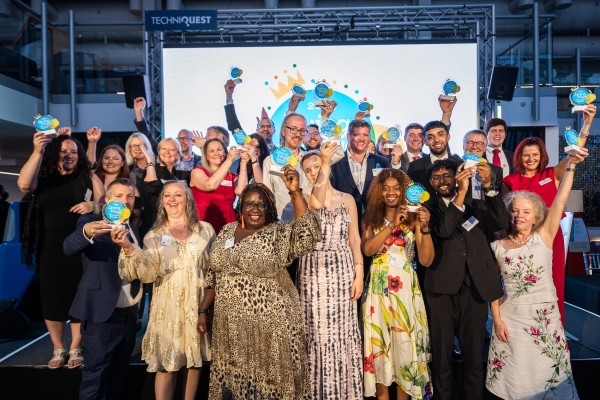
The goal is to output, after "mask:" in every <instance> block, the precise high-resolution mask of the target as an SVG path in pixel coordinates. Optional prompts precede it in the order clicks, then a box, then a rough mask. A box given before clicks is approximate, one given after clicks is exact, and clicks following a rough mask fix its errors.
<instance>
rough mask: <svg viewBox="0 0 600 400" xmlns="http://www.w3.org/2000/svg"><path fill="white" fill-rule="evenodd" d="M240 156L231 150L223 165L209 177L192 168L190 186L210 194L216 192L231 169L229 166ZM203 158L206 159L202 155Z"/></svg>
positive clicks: (236, 151)
mask: <svg viewBox="0 0 600 400" xmlns="http://www.w3.org/2000/svg"><path fill="white" fill-rule="evenodd" d="M238 154H240V151H239V150H237V149H231V150H230V151H229V154H227V158H226V159H225V161H223V163H222V164H221V165H220V166H219V168H217V170H216V171H215V172H214V173H213V174H212V175H211V176H210V177H209V176H208V175H206V173H205V172H204V171H203V170H201V169H200V168H194V169H193V170H192V174H191V180H190V182H191V184H192V185H193V186H195V187H197V188H198V189H200V190H202V191H203V192H212V191H214V190H217V189H218V188H219V186H221V182H223V179H225V177H226V176H227V174H228V173H229V170H230V169H231V164H232V163H233V160H235V158H236V157H237V156H238ZM203 157H207V155H203ZM246 179H248V178H247V177H246Z"/></svg>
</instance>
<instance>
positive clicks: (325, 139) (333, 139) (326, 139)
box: [321, 136, 340, 145]
mask: <svg viewBox="0 0 600 400" xmlns="http://www.w3.org/2000/svg"><path fill="white" fill-rule="evenodd" d="M321 138H322V139H323V143H322V145H323V144H325V143H337V144H340V138H339V137H323V136H321Z"/></svg>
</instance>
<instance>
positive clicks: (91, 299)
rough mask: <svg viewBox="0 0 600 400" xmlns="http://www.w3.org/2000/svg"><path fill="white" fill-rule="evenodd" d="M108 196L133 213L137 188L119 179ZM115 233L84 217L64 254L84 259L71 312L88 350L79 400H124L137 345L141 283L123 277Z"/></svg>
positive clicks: (96, 218)
mask: <svg viewBox="0 0 600 400" xmlns="http://www.w3.org/2000/svg"><path fill="white" fill-rule="evenodd" d="M106 197H107V199H112V200H116V201H120V202H123V203H125V204H126V205H127V207H128V208H129V209H130V210H131V209H133V203H134V199H135V192H134V186H133V183H131V181H130V180H129V179H125V178H119V179H116V180H114V181H113V182H111V183H110V184H109V185H108V187H107V190H106ZM110 230H111V226H110V225H108V224H106V223H105V222H104V221H103V219H102V216H101V215H92V214H88V215H83V216H81V217H80V218H79V221H78V222H77V228H76V229H75V232H73V233H72V234H71V235H69V236H68V237H67V238H66V239H65V241H64V244H63V248H64V252H65V254H67V255H69V256H72V255H77V254H81V255H82V258H83V275H82V277H81V281H80V283H79V287H78V289H77V294H76V295H75V299H74V300H73V304H72V305H71V309H70V310H69V315H71V316H72V317H74V318H77V319H80V320H81V334H82V335H83V347H84V351H85V364H84V367H83V371H82V373H81V386H80V388H79V398H80V399H118V398H120V395H121V392H122V390H123V387H124V386H125V377H126V375H127V369H128V366H129V359H130V357H131V353H132V351H133V348H134V345H135V325H136V318H137V302H138V301H139V299H140V297H141V291H140V281H139V280H136V281H133V282H124V281H123V280H121V278H120V277H119V272H118V259H119V251H120V247H119V246H118V245H116V244H114V243H113V242H112V240H111V238H110V236H109V235H108V233H110ZM130 235H134V233H133V232H130ZM134 240H137V239H134Z"/></svg>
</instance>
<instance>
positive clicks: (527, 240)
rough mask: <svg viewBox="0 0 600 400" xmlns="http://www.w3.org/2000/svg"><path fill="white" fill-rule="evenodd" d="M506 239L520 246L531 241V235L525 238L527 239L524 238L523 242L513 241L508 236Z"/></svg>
mask: <svg viewBox="0 0 600 400" xmlns="http://www.w3.org/2000/svg"><path fill="white" fill-rule="evenodd" d="M508 238H509V239H510V241H511V242H513V243H514V244H516V245H517V246H521V245H522V244H525V243H528V242H529V241H530V240H531V235H529V236H527V238H525V240H523V241H519V240H515V239H514V238H513V236H512V235H508Z"/></svg>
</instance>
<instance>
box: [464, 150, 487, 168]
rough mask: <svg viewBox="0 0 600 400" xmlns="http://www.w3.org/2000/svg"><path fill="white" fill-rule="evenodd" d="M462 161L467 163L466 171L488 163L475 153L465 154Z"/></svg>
mask: <svg viewBox="0 0 600 400" xmlns="http://www.w3.org/2000/svg"><path fill="white" fill-rule="evenodd" d="M462 159H463V161H464V162H465V166H464V169H469V168H473V167H475V164H479V163H486V162H487V160H486V159H485V158H483V157H479V156H478V155H477V154H474V153H465V155H463V156H462Z"/></svg>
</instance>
